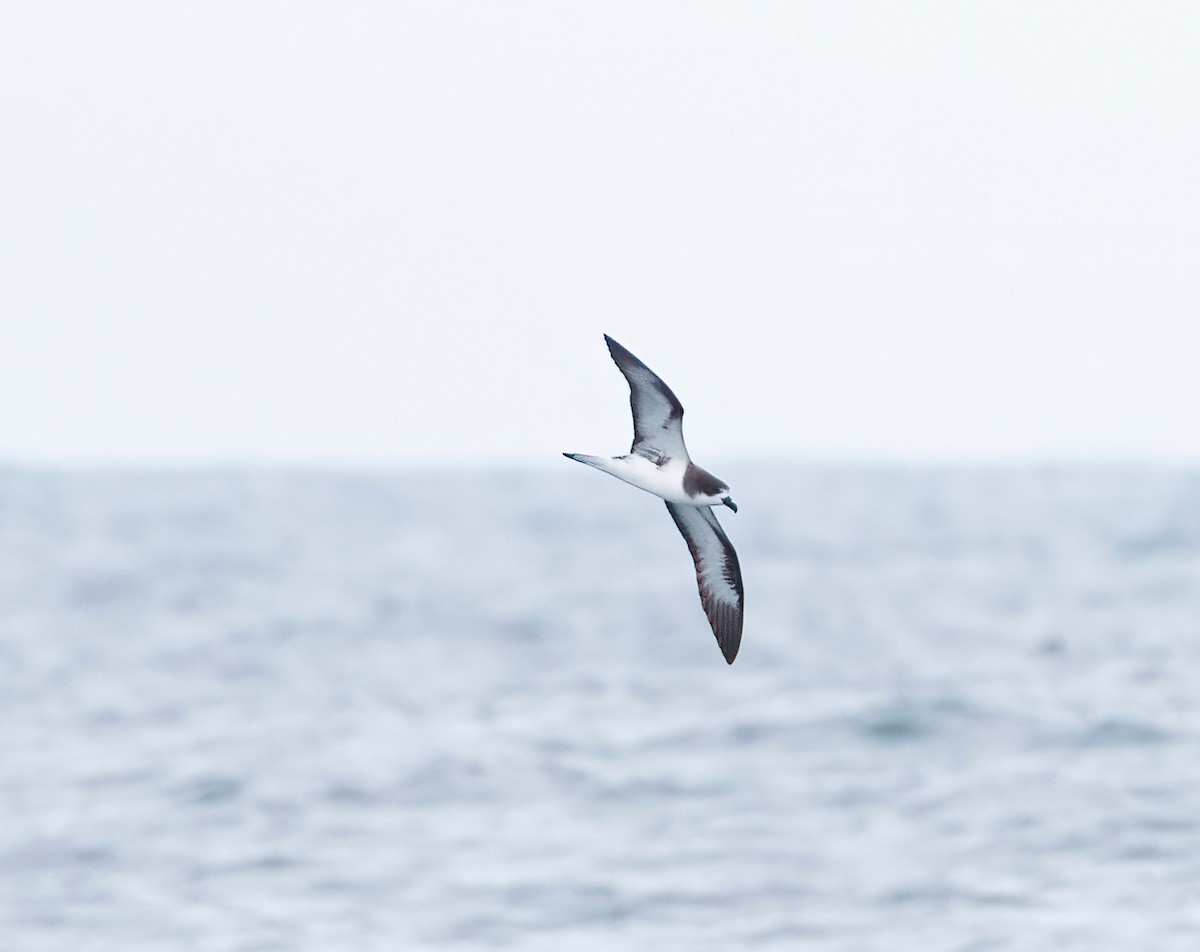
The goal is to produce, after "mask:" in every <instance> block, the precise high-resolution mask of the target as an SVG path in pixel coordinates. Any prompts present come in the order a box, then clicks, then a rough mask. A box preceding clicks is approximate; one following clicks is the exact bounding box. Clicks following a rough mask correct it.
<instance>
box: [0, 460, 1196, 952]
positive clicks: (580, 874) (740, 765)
mask: <svg viewBox="0 0 1200 952" xmlns="http://www.w3.org/2000/svg"><path fill="white" fill-rule="evenodd" d="M722 475H723V476H724V477H725V478H727V479H728V480H730V482H731V483H732V484H733V486H734V488H735V489H736V490H737V492H736V498H737V500H738V503H739V505H740V507H741V509H740V512H739V513H738V514H737V515H733V514H732V513H723V514H722V518H723V521H724V523H725V525H726V526H727V528H728V531H729V534H730V536H731V537H732V539H733V541H734V543H735V544H736V545H737V547H738V549H739V552H740V554H741V560H742V566H743V570H744V573H745V577H746V592H747V616H746V633H745V639H744V642H743V647H742V653H741V656H740V657H739V658H738V660H737V663H736V664H735V665H734V666H733V667H732V668H730V667H727V666H726V665H725V664H724V662H723V661H722V659H721V656H720V653H719V652H718V650H717V646H716V643H715V641H714V639H713V637H712V635H711V634H710V633H709V631H708V629H707V626H706V623H705V620H704V616H703V614H702V613H701V609H700V604H699V599H698V598H697V595H696V591H695V585H694V578H693V576H692V573H691V566H690V562H689V560H688V556H687V551H686V549H685V547H684V544H683V542H682V540H681V539H680V538H679V536H678V535H677V533H676V531H675V528H674V526H673V525H672V523H671V520H670V519H669V518H668V516H667V513H666V512H665V510H664V509H663V507H662V505H661V504H660V503H659V502H658V501H656V500H654V499H653V498H651V497H649V496H646V495H644V494H641V493H638V492H636V491H635V490H632V489H630V488H629V487H626V486H623V485H621V484H619V483H617V482H616V481H614V480H608V479H605V478H603V477H602V476H600V475H598V474H595V473H591V472H584V471H582V469H581V468H580V471H578V472H576V471H575V470H569V471H564V472H563V473H562V474H555V475H549V474H544V475H536V476H533V475H520V474H492V475H488V474H478V475H472V476H469V477H451V476H446V475H438V474H390V475H380V476H346V475H329V474H324V475H321V474H315V475H304V474H285V473H276V474H272V473H252V474H201V475H130V474H117V473H113V474H99V475H97V474H75V475H62V474H49V475H47V474H38V473H32V472H21V471H8V472H6V473H0V626H2V627H0V711H2V713H3V722H2V731H3V732H2V734H0V758H2V759H0V949H2V950H4V952H8V950H14V952H41V950H63V952H66V950H71V952H77V950H110V949H111V950H121V952H134V950H166V949H169V950H204V952H208V950H213V952H216V950H246V952H249V950H287V952H293V950H320V952H335V950H355V952H361V950H368V952H370V950H407V949H442V948H444V949H491V948H514V949H522V950H524V949H529V950H546V952H561V950H596V949H620V950H631V949H647V950H662V949H666V950H674V949H678V950H706V949H713V950H717V949H720V950H729V949H769V950H776V949H778V950H784V949H786V950H792V949H805V950H816V952H833V950H841V952H851V950H854V952H858V950H888V952H895V950H914V952H915V950H920V952H941V950H945V952H951V950H954V952H968V950H973V952H982V950H1001V949H1002V950H1010V949H1011V950H1055V952H1063V950H1068V952H1069V950H1079V952H1096V950H1121V952H1129V950H1156V952H1161V950H1181V952H1183V950H1186V952H1194V950H1195V949H1197V948H1200V477H1197V476H1196V475H1195V474H1187V473H1165V472H1151V471H1137V470H1095V471H1088V470H1075V471H1028V472H1021V471H1006V472H985V471H975V472H967V471H962V472H939V471H907V472H906V471H893V470H887V469H879V470H863V469H859V470H855V469H807V468H781V467H778V466H775V467H769V468H762V469H759V468H754V467H748V468H744V469H742V470H741V471H737V470H732V469H727V470H726V471H724V472H722Z"/></svg>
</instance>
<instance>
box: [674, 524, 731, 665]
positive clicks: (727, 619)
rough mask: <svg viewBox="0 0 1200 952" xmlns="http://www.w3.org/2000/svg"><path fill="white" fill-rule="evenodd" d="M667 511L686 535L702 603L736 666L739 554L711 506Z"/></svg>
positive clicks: (719, 638) (723, 647)
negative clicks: (694, 565) (694, 564)
mask: <svg viewBox="0 0 1200 952" xmlns="http://www.w3.org/2000/svg"><path fill="white" fill-rule="evenodd" d="M667 512H669V513H670V514H671V518H672V519H674V520H675V525H677V526H678V527H679V531H680V532H682V533H683V538H684V541H686V542H687V545H688V551H690V552H691V553H692V561H693V562H695V563H696V581H697V582H698V583H699V585H700V604H702V605H703V606H704V613H705V614H706V615H708V623H709V624H710V625H712V630H713V634H714V635H716V636H717V644H718V645H720V646H721V654H723V655H725V660H726V661H728V662H729V663H730V664H733V659H734V658H736V657H737V653H738V647H739V646H740V645H741V643H742V614H743V608H744V600H743V598H742V569H741V566H739V565H738V557H737V553H736V552H734V551H733V546H732V545H731V544H730V542H729V537H728V536H726V535H725V532H724V530H723V529H722V528H721V524H720V523H719V522H717V517H716V516H715V515H714V514H713V511H712V508H711V507H710V506H687V505H678V504H676V503H673V502H669V503H667Z"/></svg>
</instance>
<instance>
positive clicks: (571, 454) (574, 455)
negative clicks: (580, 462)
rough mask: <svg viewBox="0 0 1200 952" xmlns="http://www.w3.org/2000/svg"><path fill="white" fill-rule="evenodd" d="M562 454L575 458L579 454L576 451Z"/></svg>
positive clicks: (568, 457)
mask: <svg viewBox="0 0 1200 952" xmlns="http://www.w3.org/2000/svg"><path fill="white" fill-rule="evenodd" d="M563 456H565V457H566V458H567V459H575V458H577V457H578V456H579V454H578V453H563Z"/></svg>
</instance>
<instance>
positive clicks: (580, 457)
mask: <svg viewBox="0 0 1200 952" xmlns="http://www.w3.org/2000/svg"><path fill="white" fill-rule="evenodd" d="M563 456H565V457H566V458H567V459H573V460H577V461H578V462H580V463H586V464H587V465H588V466H595V467H596V469H603V470H607V469H608V468H609V463H611V462H612V461H611V460H610V459H609V458H608V457H607V456H586V455H584V454H583V453H563Z"/></svg>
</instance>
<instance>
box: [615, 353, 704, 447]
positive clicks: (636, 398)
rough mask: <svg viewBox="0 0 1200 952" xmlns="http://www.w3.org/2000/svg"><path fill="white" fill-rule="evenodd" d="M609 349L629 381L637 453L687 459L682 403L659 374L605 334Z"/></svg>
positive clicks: (634, 441) (634, 444) (634, 445)
mask: <svg viewBox="0 0 1200 952" xmlns="http://www.w3.org/2000/svg"><path fill="white" fill-rule="evenodd" d="M604 339H605V341H607V342H608V352H609V353H610V354H612V359H613V360H614V361H615V362H616V365H617V367H618V368H619V369H620V371H621V373H623V374H624V375H625V379H626V380H627V381H628V382H629V406H630V408H631V409H632V410H633V446H632V447H631V448H630V450H629V452H631V453H638V454H639V455H641V456H645V457H647V458H648V459H652V460H654V461H655V462H656V463H661V462H663V461H664V460H667V459H683V460H686V459H687V458H688V455H687V447H685V446H684V445H683V405H682V404H680V402H679V399H678V398H677V397H676V396H675V394H673V393H672V392H671V388H670V387H668V386H667V385H666V384H665V383H663V382H662V380H661V379H659V376H658V374H656V373H655V372H654V371H653V370H651V369H650V368H649V367H647V366H646V365H645V364H643V363H642V362H641V361H640V360H638V359H637V358H636V357H634V356H633V354H631V353H630V352H629V351H627V350H626V349H625V348H624V347H622V346H621V345H620V344H618V343H617V342H616V341H615V340H613V339H612V338H611V337H609V336H608V335H607V334H605V335H604Z"/></svg>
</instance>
